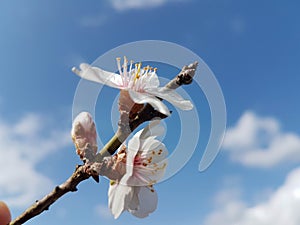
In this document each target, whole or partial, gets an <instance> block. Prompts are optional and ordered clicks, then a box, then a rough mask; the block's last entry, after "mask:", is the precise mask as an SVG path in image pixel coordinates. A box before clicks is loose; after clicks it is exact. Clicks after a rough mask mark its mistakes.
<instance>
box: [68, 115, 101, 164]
mask: <svg viewBox="0 0 300 225" xmlns="http://www.w3.org/2000/svg"><path fill="white" fill-rule="evenodd" d="M71 136H72V140H73V142H74V144H75V147H76V152H77V154H78V155H79V156H80V158H81V159H83V158H85V157H90V156H88V155H87V154H90V155H95V154H96V153H97V132H96V127H95V123H94V121H93V118H92V116H91V114H89V113H88V112H81V113H80V114H78V115H77V116H76V118H75V119H74V121H73V124H72V130H71Z"/></svg>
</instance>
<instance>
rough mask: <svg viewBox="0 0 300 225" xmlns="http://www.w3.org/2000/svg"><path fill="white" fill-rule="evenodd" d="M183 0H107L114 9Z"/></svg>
mask: <svg viewBox="0 0 300 225" xmlns="http://www.w3.org/2000/svg"><path fill="white" fill-rule="evenodd" d="M178 1H183V0H109V2H110V3H111V5H112V6H113V8H114V9H116V10H118V11H123V10H128V9H145V8H153V7H158V6H162V5H164V4H166V3H168V2H178Z"/></svg>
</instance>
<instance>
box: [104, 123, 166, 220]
mask: <svg viewBox="0 0 300 225" xmlns="http://www.w3.org/2000/svg"><path fill="white" fill-rule="evenodd" d="M162 132H163V127H162V126H157V125H156V122H154V123H152V124H150V125H149V126H147V127H146V128H144V129H143V130H141V131H139V132H138V133H136V134H135V135H134V136H133V138H132V139H131V140H130V141H129V142H128V147H127V149H126V148H125V147H124V146H123V147H122V148H120V150H119V152H118V153H117V154H116V155H115V156H113V157H114V159H115V162H116V161H117V162H118V163H116V164H115V167H116V168H118V169H119V170H120V171H121V173H120V174H122V173H123V174H124V175H122V176H121V177H119V178H117V179H116V180H112V181H111V182H110V187H109V191H108V202H109V208H110V210H111V212H112V214H113V215H114V217H115V218H118V217H119V216H120V215H121V213H122V212H123V211H125V210H127V211H129V212H130V213H131V214H133V215H134V216H136V217H139V218H144V217H146V216H148V215H149V214H150V213H151V212H153V211H154V210H155V209H156V207H157V202H158V198H157V193H156V191H155V190H154V188H153V184H155V183H157V182H158V181H159V180H160V179H161V178H162V177H163V175H164V172H165V168H166V166H167V162H166V156H167V154H168V152H167V149H166V147H165V145H164V144H163V143H161V142H160V141H159V140H157V139H156V137H157V136H158V135H161V133H162Z"/></svg>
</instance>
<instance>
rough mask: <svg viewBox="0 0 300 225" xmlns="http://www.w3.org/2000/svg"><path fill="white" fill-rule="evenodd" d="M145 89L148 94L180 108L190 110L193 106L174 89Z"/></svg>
mask: <svg viewBox="0 0 300 225" xmlns="http://www.w3.org/2000/svg"><path fill="white" fill-rule="evenodd" d="M145 91H146V92H147V93H149V94H152V95H155V96H157V97H159V98H162V99H164V100H166V101H168V102H170V103H171V104H173V105H174V106H176V107H178V108H180V109H182V110H191V109H192V108H193V104H192V103H191V101H189V100H185V99H183V98H182V97H181V96H180V95H179V94H178V93H177V92H176V91H175V90H172V89H168V88H164V87H163V88H151V89H147V90H145Z"/></svg>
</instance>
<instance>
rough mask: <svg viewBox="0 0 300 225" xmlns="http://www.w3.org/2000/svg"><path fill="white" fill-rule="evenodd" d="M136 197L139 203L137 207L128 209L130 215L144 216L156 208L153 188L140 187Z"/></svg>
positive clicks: (155, 195)
mask: <svg viewBox="0 0 300 225" xmlns="http://www.w3.org/2000/svg"><path fill="white" fill-rule="evenodd" d="M138 198H139V203H140V204H139V207H138V209H137V210H131V209H129V210H128V211H129V212H130V213H131V214H132V215H134V216H136V217H138V218H145V217H147V216H148V215H149V214H150V213H152V212H154V211H155V209H156V208H157V203H158V197H157V193H156V191H155V190H154V189H152V188H149V187H140V190H139V193H138Z"/></svg>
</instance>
